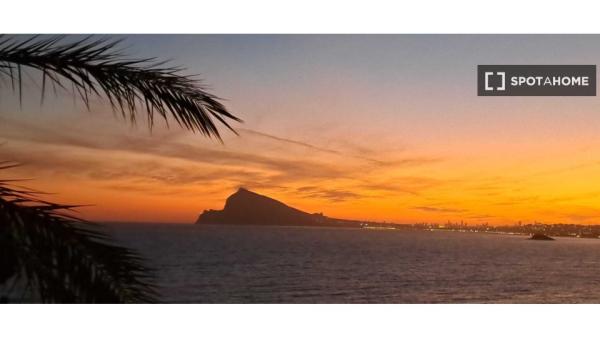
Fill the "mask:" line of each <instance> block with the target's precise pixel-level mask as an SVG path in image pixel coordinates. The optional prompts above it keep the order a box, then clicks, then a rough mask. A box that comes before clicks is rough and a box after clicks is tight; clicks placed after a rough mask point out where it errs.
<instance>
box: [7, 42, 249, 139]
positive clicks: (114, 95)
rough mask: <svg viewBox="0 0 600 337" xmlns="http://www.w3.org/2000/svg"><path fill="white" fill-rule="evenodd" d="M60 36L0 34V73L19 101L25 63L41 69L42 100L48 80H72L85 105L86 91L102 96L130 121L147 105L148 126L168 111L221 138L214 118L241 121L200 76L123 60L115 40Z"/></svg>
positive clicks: (224, 121) (194, 128)
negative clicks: (71, 38)
mask: <svg viewBox="0 0 600 337" xmlns="http://www.w3.org/2000/svg"><path fill="white" fill-rule="evenodd" d="M64 40H65V39H64V37H63V36H58V37H45V38H40V37H32V38H29V39H23V38H18V37H14V36H13V37H11V36H0V77H4V78H5V79H7V80H8V81H9V82H10V84H11V87H12V88H13V90H18V93H19V99H20V100H22V96H23V90H22V82H23V80H22V78H23V76H24V75H23V68H25V67H27V68H33V69H36V70H38V71H40V72H41V76H42V85H41V88H42V100H43V99H44V94H45V91H46V89H47V87H48V85H49V84H52V85H53V86H55V87H56V86H58V87H61V88H65V89H67V86H66V83H67V82H70V84H71V85H72V87H73V91H74V94H75V93H76V94H77V95H78V96H79V97H80V98H81V100H82V101H83V102H84V103H85V104H86V106H87V107H88V108H89V102H90V96H92V95H95V96H103V97H105V98H107V99H108V101H109V103H110V105H111V107H112V108H113V109H114V110H115V111H118V112H120V113H121V114H123V116H128V117H129V119H130V120H131V121H132V122H135V119H136V113H137V112H138V110H140V109H143V110H145V112H146V113H147V116H148V121H149V124H150V127H152V125H153V123H154V118H155V113H158V115H159V116H160V117H161V118H163V119H164V120H165V121H167V122H168V118H169V116H170V117H172V118H173V119H175V121H176V122H177V123H178V124H179V125H180V126H182V127H184V128H186V129H189V130H191V131H198V132H201V133H202V134H203V135H205V136H208V137H216V138H218V139H220V138H221V137H220V133H219V130H218V128H217V126H216V124H215V121H218V122H219V123H221V124H222V125H224V126H225V127H227V128H229V129H230V130H231V131H233V132H234V133H235V130H233V128H232V127H231V126H230V124H229V122H230V121H236V122H241V120H240V119H239V118H238V117H236V116H234V115H233V114H231V113H230V112H229V111H228V110H227V108H226V107H225V106H224V105H223V104H222V103H221V102H220V99H219V98H218V97H216V96H215V95H213V94H211V93H209V92H208V91H207V90H206V89H205V88H204V87H203V86H202V85H201V83H200V82H199V81H198V80H196V79H194V78H193V77H191V76H186V75H182V74H181V72H182V71H183V70H184V69H182V68H178V67H166V66H164V62H157V61H156V60H155V59H132V60H128V59H125V56H124V55H123V54H122V52H121V51H120V49H119V46H120V41H119V40H109V39H91V38H84V39H80V40H78V41H75V42H64Z"/></svg>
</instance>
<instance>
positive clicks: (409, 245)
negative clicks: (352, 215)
mask: <svg viewBox="0 0 600 337" xmlns="http://www.w3.org/2000/svg"><path fill="white" fill-rule="evenodd" d="M112 228H113V230H112V232H113V233H114V234H116V235H117V237H118V238H119V239H120V240H122V242H123V243H125V244H127V245H128V246H130V247H132V248H136V249H138V250H139V251H140V252H141V253H142V254H143V255H144V256H145V257H146V258H147V259H148V260H149V262H150V264H151V265H152V266H153V267H154V268H157V269H158V271H157V283H158V285H159V291H160V293H161V296H162V298H161V300H162V301H164V302H192V303H365V302H366V303H482V302H509V303H580V302H593V303H600V240H594V239H571V238H558V239H557V240H556V241H550V242H546V241H530V240H526V239H525V238H524V237H522V236H510V235H493V234H482V233H457V232H422V231H400V230H390V231H372V230H359V229H328V228H301V227H259V226H256V227H255V226H252V227H250V226H248V227H246V226H191V225H170V226H169V225H161V226H158V225H151V226H138V225H121V226H118V227H117V226H116V225H115V226H114V227H112Z"/></svg>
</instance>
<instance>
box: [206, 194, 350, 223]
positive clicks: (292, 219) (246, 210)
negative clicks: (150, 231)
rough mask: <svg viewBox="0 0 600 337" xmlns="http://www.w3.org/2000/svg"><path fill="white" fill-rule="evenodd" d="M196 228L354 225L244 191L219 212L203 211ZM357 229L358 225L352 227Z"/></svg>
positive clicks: (227, 202)
mask: <svg viewBox="0 0 600 337" xmlns="http://www.w3.org/2000/svg"><path fill="white" fill-rule="evenodd" d="M196 223H197V224H231V225H278V226H285V225H288V226H289V225H294V226H327V225H342V224H346V225H348V224H350V223H351V224H354V223H355V222H354V221H351V222H349V221H344V220H337V219H331V218H327V217H325V216H323V215H321V214H310V213H306V212H303V211H300V210H298V209H295V208H293V207H289V206H287V205H286V204H284V203H282V202H280V201H277V200H275V199H272V198H269V197H266V196H264V195H260V194H257V193H254V192H251V191H248V190H246V189H244V188H240V189H239V190H238V191H237V192H235V193H234V194H232V195H231V196H229V198H227V201H226V202H225V207H224V208H223V210H220V211H217V210H207V211H204V212H203V213H202V214H201V215H200V216H199V217H198V220H197V221H196ZM356 225H357V226H358V224H356Z"/></svg>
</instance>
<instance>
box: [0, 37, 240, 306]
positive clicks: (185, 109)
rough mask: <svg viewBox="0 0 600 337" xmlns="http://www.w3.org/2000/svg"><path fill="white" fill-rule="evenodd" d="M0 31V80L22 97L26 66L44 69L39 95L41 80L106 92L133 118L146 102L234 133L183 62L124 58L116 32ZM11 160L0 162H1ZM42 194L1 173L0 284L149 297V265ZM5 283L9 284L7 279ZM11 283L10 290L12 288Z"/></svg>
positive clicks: (40, 291)
mask: <svg viewBox="0 0 600 337" xmlns="http://www.w3.org/2000/svg"><path fill="white" fill-rule="evenodd" d="M64 39H65V38H64V37H61V36H59V37H45V38H40V37H32V38H28V39H24V38H20V37H10V36H0V79H4V80H5V82H8V83H10V86H11V87H12V89H13V90H14V91H17V90H18V94H19V100H20V101H22V96H23V80H22V79H23V72H24V69H25V68H27V69H35V70H37V71H39V72H41V82H42V83H41V88H42V101H43V100H44V95H45V92H46V89H47V87H48V85H52V86H53V87H54V88H56V87H59V88H64V89H67V87H66V85H67V84H70V85H71V86H72V88H73V94H74V95H77V96H78V97H80V98H81V100H82V101H83V102H84V103H85V104H86V106H87V107H88V109H89V103H90V97H91V96H99V97H104V98H106V99H107V100H108V102H109V103H110V105H111V107H112V108H113V110H114V111H117V112H119V113H121V114H122V115H123V116H124V117H128V119H129V120H130V121H131V122H135V120H136V115H137V114H138V112H140V111H145V113H146V115H147V117H148V121H149V127H152V125H153V123H154V119H155V114H158V116H159V117H160V118H163V119H164V120H165V121H167V122H168V120H169V118H172V119H174V120H175V121H176V122H177V123H178V124H179V125H180V126H182V127H183V128H186V129H188V130H191V131H194V132H200V133H201V134H203V135H205V136H207V137H213V138H217V139H219V140H220V139H221V136H220V133H219V130H218V128H217V126H216V122H218V123H220V124H222V125H223V126H225V127H227V128H229V129H230V130H231V131H233V132H235V131H234V130H233V129H232V127H231V126H230V125H229V122H230V121H236V122H240V121H241V120H240V119H239V118H237V117H236V116H234V115H232V114H231V113H230V112H229V111H228V110H227V109H226V108H225V107H224V105H223V104H222V103H221V102H220V101H219V99H218V98H217V97H216V96H214V95H212V94H210V93H208V92H207V91H206V90H205V89H204V88H203V87H202V86H201V84H200V83H199V82H198V81H197V80H195V79H193V78H192V77H190V76H185V75H181V71H182V70H183V69H181V68H176V67H164V66H163V64H164V63H159V62H156V61H155V60H154V59H138V60H127V59H126V58H125V57H124V55H123V54H122V53H121V52H120V51H119V50H118V49H117V48H118V46H119V43H120V41H110V40H106V39H95V40H91V39H89V38H85V39H80V40H78V41H75V42H65V41H64ZM12 166H14V165H13V164H12V163H8V162H0V170H2V169H6V168H9V167H12ZM38 195H39V193H36V192H34V191H31V190H28V189H24V188H17V187H15V186H13V185H11V182H10V181H7V180H0V286H2V287H0V290H1V289H2V288H4V287H5V286H6V285H7V284H8V283H11V282H12V284H20V285H22V287H21V288H22V289H23V291H24V292H27V293H31V294H32V296H34V298H33V299H32V300H33V301H36V300H40V301H42V302H60V303H71V302H83V303H99V302H100V303H129V302H152V301H154V300H155V299H156V292H155V290H154V289H153V287H152V286H151V284H150V280H151V279H150V276H149V275H150V270H148V269H147V268H145V267H144V266H143V264H142V261H141V259H140V257H139V256H138V255H137V254H136V253H135V252H134V251H132V250H130V249H127V248H124V247H120V246H118V245H116V244H112V243H111V241H110V237H109V236H107V235H106V234H103V233H102V232H101V231H100V230H99V229H98V228H97V226H98V225H94V224H92V223H90V222H87V221H85V220H82V219H79V218H78V217H75V216H73V215H72V213H69V210H70V209H72V208H73V206H68V205H59V204H55V203H50V202H47V201H44V200H41V199H39V198H38ZM10 289H12V287H11V288H10ZM9 292H10V290H9Z"/></svg>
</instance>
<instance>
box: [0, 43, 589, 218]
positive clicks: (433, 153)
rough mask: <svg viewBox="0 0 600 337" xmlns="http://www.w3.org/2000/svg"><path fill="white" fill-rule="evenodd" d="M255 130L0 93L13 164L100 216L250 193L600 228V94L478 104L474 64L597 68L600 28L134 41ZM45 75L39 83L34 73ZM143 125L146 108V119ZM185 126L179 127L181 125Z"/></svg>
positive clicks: (33, 90) (411, 214)
mask: <svg viewBox="0 0 600 337" xmlns="http://www.w3.org/2000/svg"><path fill="white" fill-rule="evenodd" d="M125 45H126V46H127V47H128V48H127V49H126V50H127V52H128V54H129V55H131V56H133V57H157V58H159V59H170V60H172V61H171V64H173V65H182V66H185V67H186V68H187V72H188V73H191V74H200V75H201V76H200V77H201V78H202V79H203V80H204V82H205V83H206V84H207V85H208V86H209V87H210V88H211V90H212V92H214V93H215V94H217V95H218V96H220V97H223V98H225V99H226V100H225V104H226V106H227V107H228V108H229V109H230V110H231V111H232V112H233V113H235V114H236V115H237V116H239V117H240V118H242V119H243V120H244V123H243V124H238V125H235V127H236V129H237V130H238V131H239V136H236V135H234V134H232V133H230V132H227V131H226V130H225V129H223V135H224V137H223V140H224V143H223V144H221V143H219V142H218V141H215V140H211V139H207V138H204V137H202V136H200V135H198V134H192V133H189V132H187V131H184V130H181V129H180V128H178V127H176V126H175V124H174V123H171V124H170V125H171V127H170V128H169V129H167V128H166V127H165V126H164V123H162V122H159V123H158V124H157V125H156V127H155V128H154V130H153V131H152V132H150V131H149V130H148V128H147V127H146V124H145V122H144V121H143V119H141V118H140V121H139V122H138V124H137V125H136V126H131V125H129V124H128V123H126V121H124V120H123V119H122V118H120V117H118V116H115V115H114V114H113V112H112V111H111V110H110V108H109V107H108V105H107V104H106V102H105V101H104V100H102V99H95V100H94V101H93V104H92V107H91V111H87V110H86V109H85V106H84V105H83V104H82V103H81V102H75V103H74V101H73V98H72V97H70V96H69V94H68V93H61V94H59V95H58V97H55V96H53V95H52V94H50V95H47V97H46V99H45V101H44V104H43V105H41V104H40V94H39V89H38V87H36V86H39V82H37V83H36V81H33V80H31V81H25V84H26V86H25V91H24V101H23V105H22V107H19V103H18V93H15V92H13V91H12V90H11V88H10V86H6V84H5V83H2V85H1V86H0V144H1V145H0V160H11V161H16V162H19V163H22V164H23V166H21V167H19V168H15V169H11V170H6V171H3V172H2V176H3V177H7V178H31V179H32V180H30V181H26V182H23V183H22V185H25V186H28V187H31V188H34V189H38V190H41V191H45V192H51V193H53V194H51V195H48V196H45V197H46V198H47V199H50V200H53V201H60V202H64V203H70V204H90V205H94V206H89V207H83V208H81V209H80V210H79V212H80V214H81V215H82V216H84V217H86V218H89V219H92V220H100V221H103V220H124V221H145V222H148V221H151V222H193V221H194V220H195V219H196V217H197V216H198V214H199V213H200V212H202V211H203V210H204V209H209V208H214V209H220V208H222V206H223V203H224V199H225V198H226V197H227V196H228V195H229V194H231V193H233V192H234V191H235V190H236V189H237V188H238V187H240V186H244V187H247V188H249V189H251V190H253V191H255V192H258V193H261V194H266V195H268V196H271V197H274V198H276V199H279V200H281V201H283V202H285V203H287V204H288V205H292V206H294V207H297V208H300V209H302V210H305V211H308V212H324V213H325V215H329V216H334V217H341V218H348V219H361V220H385V221H393V222H400V223H413V222H446V221H465V222H467V223H470V224H475V223H484V222H487V223H490V224H514V223H516V222H518V221H522V222H524V223H525V222H533V221H539V222H549V223H557V222H568V223H591V224H600V99H599V98H598V97H477V93H476V86H477V83H476V71H477V65H478V64H598V63H600V36H593V35H586V36H548V35H546V36H542V35H540V36H527V35H520V36H501V35H500V36H485V35H479V36H469V35H464V36H427V35H421V36H418V35H415V36H393V35H391V36H352V35H346V36H318V35H317V36H285V35H283V36H281V35H280V36H268V35H267V36H253V35H242V36H228V35H214V36H202V35H185V36H169V35H163V36H127V37H125ZM32 77H33V78H36V77H35V74H32ZM140 117H141V115H140ZM172 122H173V121H172Z"/></svg>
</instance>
